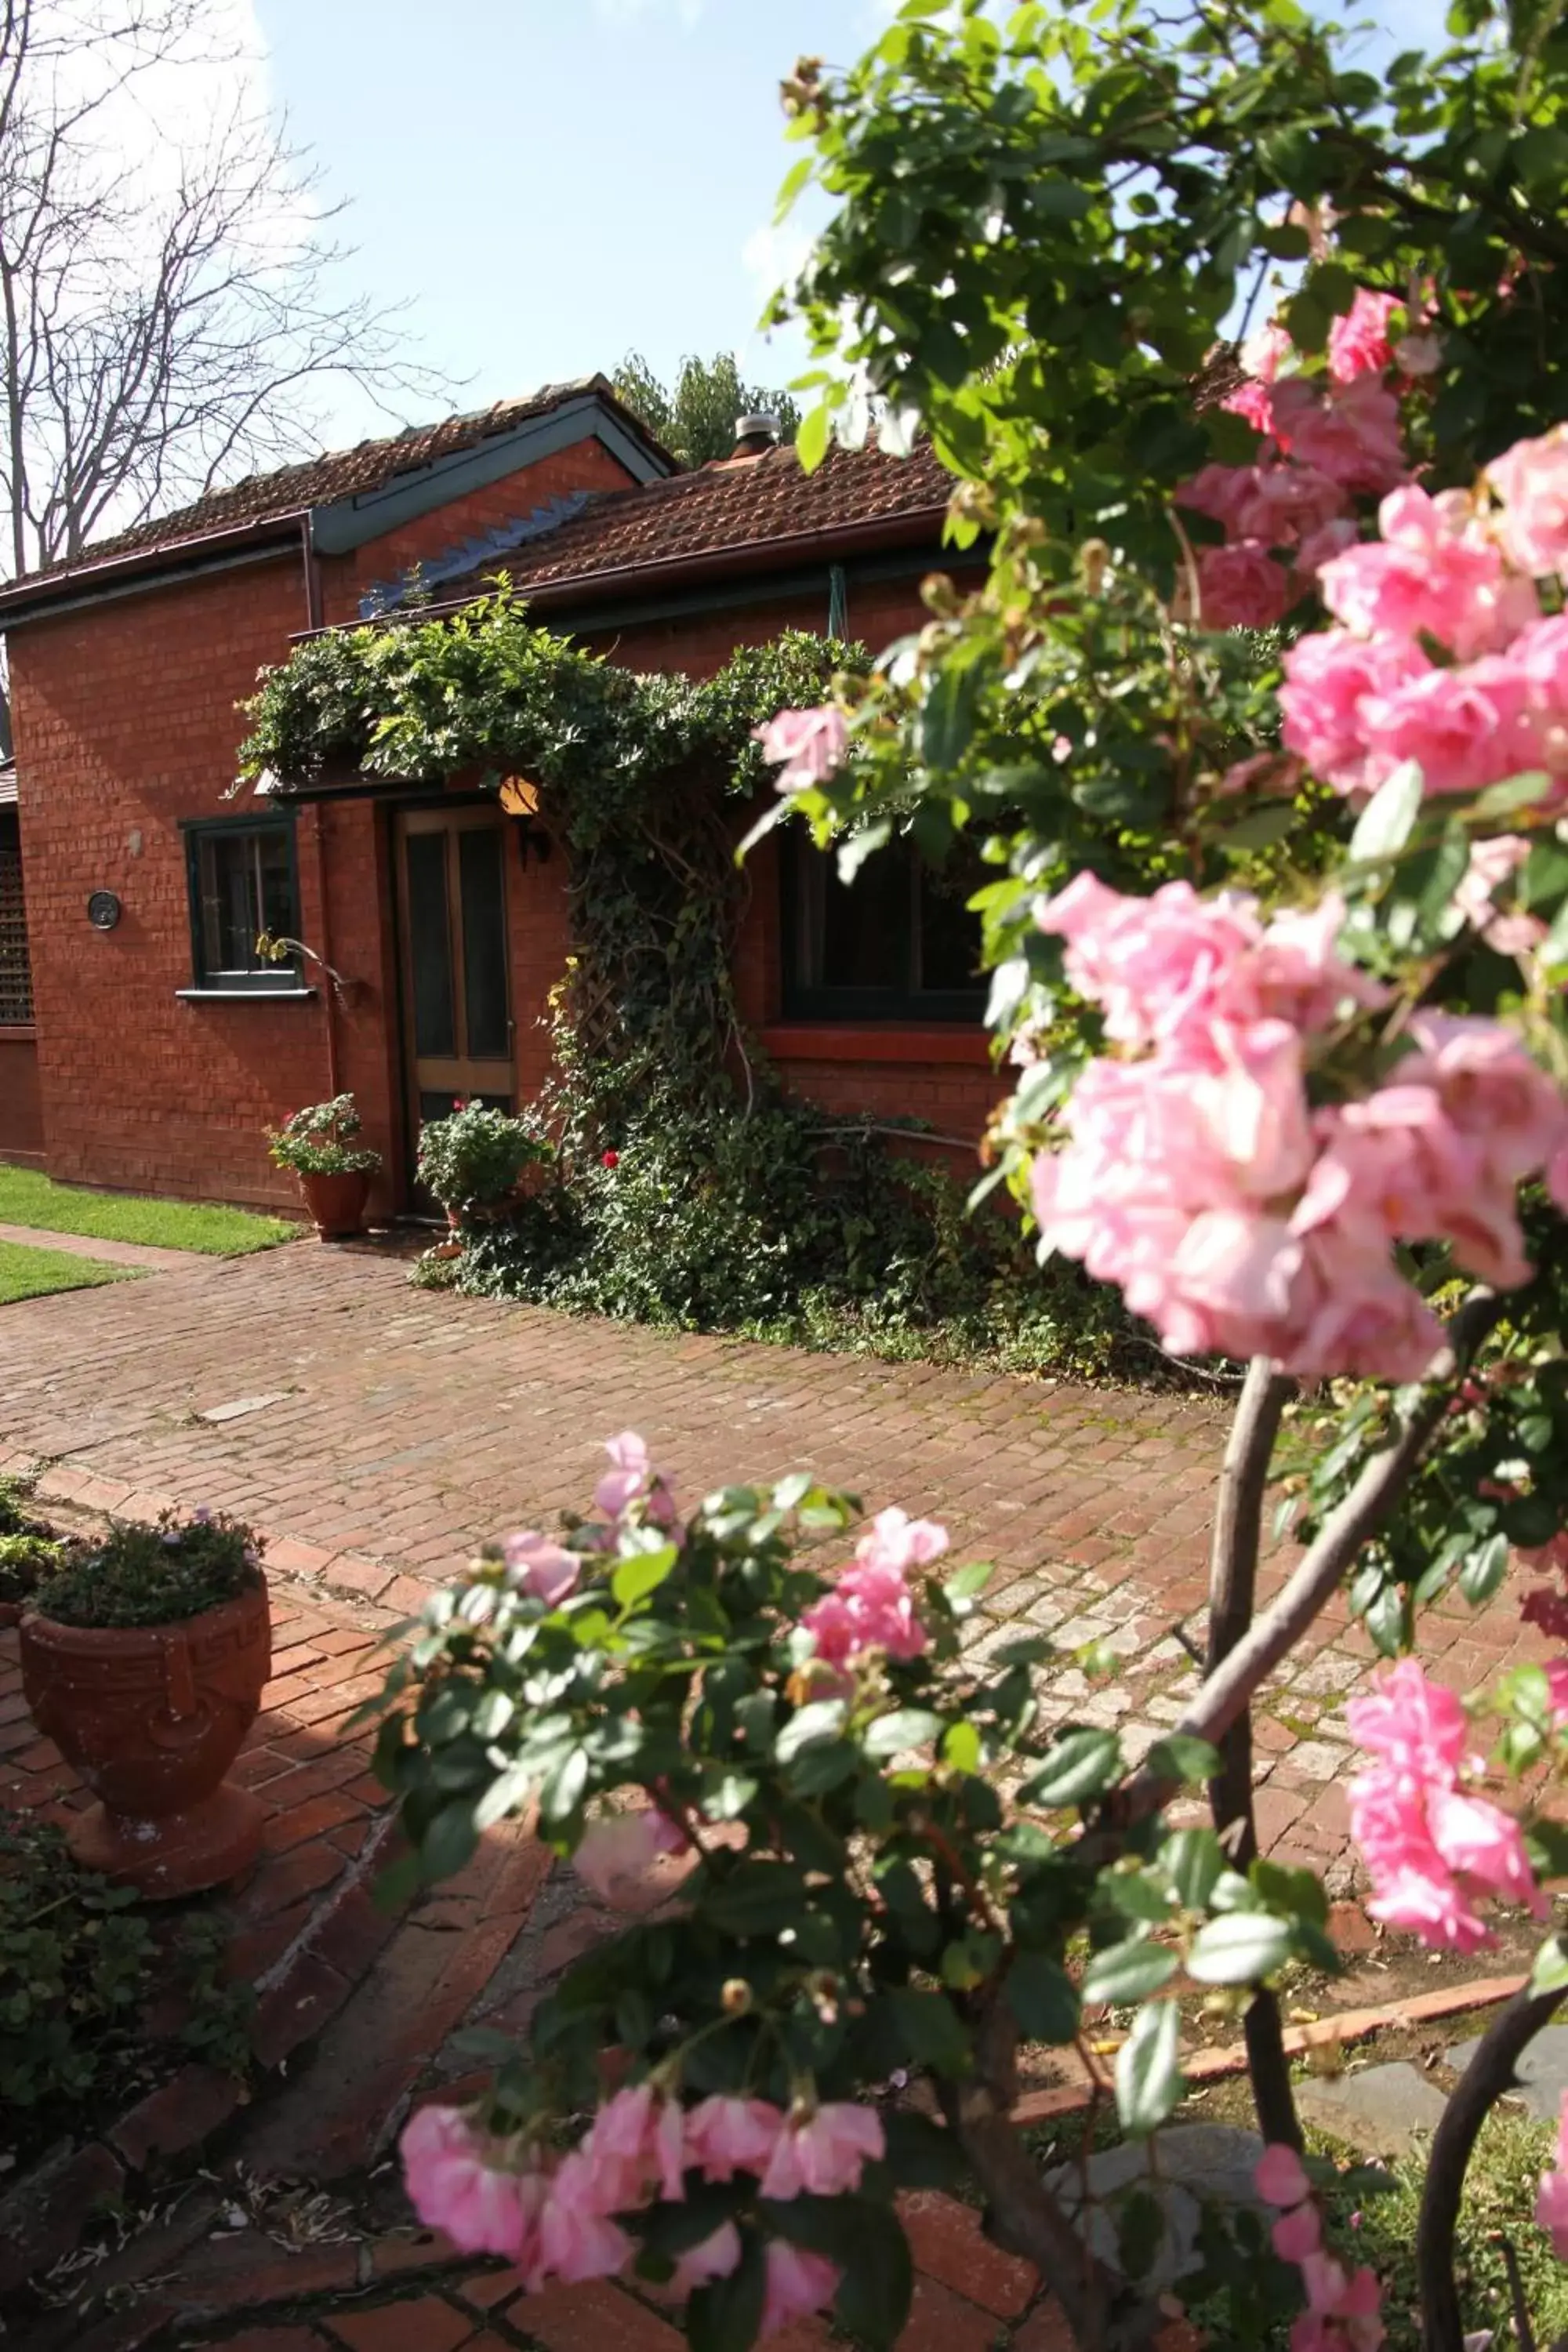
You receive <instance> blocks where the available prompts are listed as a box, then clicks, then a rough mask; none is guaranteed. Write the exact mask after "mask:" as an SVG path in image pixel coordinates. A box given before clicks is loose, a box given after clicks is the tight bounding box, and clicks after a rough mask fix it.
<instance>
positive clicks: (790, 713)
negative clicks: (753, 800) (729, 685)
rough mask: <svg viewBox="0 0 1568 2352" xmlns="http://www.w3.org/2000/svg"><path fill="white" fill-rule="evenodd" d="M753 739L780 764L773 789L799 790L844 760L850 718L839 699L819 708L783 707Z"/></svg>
mask: <svg viewBox="0 0 1568 2352" xmlns="http://www.w3.org/2000/svg"><path fill="white" fill-rule="evenodd" d="M848 740H849V722H848V720H847V719H846V717H845V715H844V713H843V711H842V710H840V709H839V708H838V706H837V703H833V702H825V703H823V704H822V705H821V707H820V708H819V709H815V710H779V711H775V712H774V714H773V717H772V718H771V719H768V720H767V722H766V724H765V725H763V726H762V727H753V728H752V741H753V742H756V743H760V744H761V745H762V747H763V759H764V760H767V761H771V762H772V763H773V765H774V766H775V767H777V768H778V770H779V773H778V774H777V775H776V776H775V777H774V778H773V789H774V791H775V792H780V793H799V792H804V791H805V789H806V787H807V786H808V785H811V784H820V783H821V782H823V781H824V780H825V778H826V777H828V776H830V775H831V774H832V773H833V772H834V770H835V768H837V767H838V766H840V765H841V764H842V762H843V759H844V753H845V749H846V746H847V743H848Z"/></svg>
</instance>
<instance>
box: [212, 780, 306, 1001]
mask: <svg viewBox="0 0 1568 2352" xmlns="http://www.w3.org/2000/svg"><path fill="white" fill-rule="evenodd" d="M185 856H186V859H187V861H188V865H189V874H190V890H191V950H192V962H193V968H194V971H195V983H196V986H197V987H198V988H257V989H267V988H297V987H298V986H299V984H300V973H299V965H298V960H297V959H296V958H294V957H290V958H289V959H288V961H285V962H282V963H273V962H270V961H268V959H267V957H265V956H264V955H262V954H261V953H260V951H259V950H258V947H257V941H258V939H260V938H261V937H262V935H263V934H264V933H268V934H270V935H271V936H272V937H273V938H274V939H291V938H293V937H294V936H295V935H296V934H297V933H298V931H299V928H300V905H299V895H300V894H299V881H298V874H297V868H296V862H295V855H294V826H293V822H292V820H291V819H290V818H288V817H273V818H268V819H266V820H264V821H259V822H258V821H253V820H248V819H247V820H245V821H242V822H237V823H217V824H192V825H187V826H186V828H185Z"/></svg>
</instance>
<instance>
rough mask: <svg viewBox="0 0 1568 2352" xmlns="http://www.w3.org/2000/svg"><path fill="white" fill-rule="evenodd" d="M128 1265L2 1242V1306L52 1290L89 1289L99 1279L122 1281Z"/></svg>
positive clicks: (0, 1285)
mask: <svg viewBox="0 0 1568 2352" xmlns="http://www.w3.org/2000/svg"><path fill="white" fill-rule="evenodd" d="M130 1274H131V1269H130V1268H129V1266H120V1265H100V1264H99V1262H98V1260H97V1258H94V1257H78V1256H77V1255H76V1254H75V1253H74V1251H71V1250H52V1249H28V1248H26V1246H25V1245H24V1244H22V1243H21V1242H0V1307H9V1306H10V1305H11V1303H12V1301H13V1300H14V1299H17V1298H42V1297H45V1296H46V1295H47V1293H48V1292H49V1291H51V1290H90V1289H92V1288H93V1286H95V1285H96V1284H98V1283H100V1282H123V1281H125V1280H126V1279H127V1277H128V1276H130Z"/></svg>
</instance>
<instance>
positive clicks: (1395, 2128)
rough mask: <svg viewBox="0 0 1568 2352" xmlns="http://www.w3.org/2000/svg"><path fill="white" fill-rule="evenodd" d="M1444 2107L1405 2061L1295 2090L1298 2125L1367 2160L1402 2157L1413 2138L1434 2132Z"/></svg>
mask: <svg viewBox="0 0 1568 2352" xmlns="http://www.w3.org/2000/svg"><path fill="white" fill-rule="evenodd" d="M1446 2104H1447V2102H1446V2100H1445V2099H1444V2096H1443V2094H1442V2092H1441V2091H1440V2090H1439V2089H1438V2088H1437V2085H1436V2083H1430V2082H1428V2081H1427V2079H1426V2075H1425V2074H1418V2073H1417V2072H1416V2070H1415V2067H1414V2066H1412V2065H1411V2064H1410V2063H1409V2061H1408V2059H1405V2058H1400V2059H1396V2060H1395V2061H1394V2063H1393V2064H1391V2065H1386V2066H1367V2067H1363V2068H1360V2069H1358V2070H1356V2071H1355V2072H1353V2073H1352V2074H1342V2075H1341V2076H1340V2077H1339V2079H1338V2081H1336V2082H1327V2083H1324V2082H1312V2083H1301V2084H1298V2085H1297V2089H1296V2106H1297V2110H1298V2112H1299V2114H1300V2117H1301V2120H1302V2122H1303V2123H1307V2124H1313V2125H1316V2126H1317V2128H1318V2129H1319V2130H1320V2131H1325V2132H1331V2133H1332V2135H1333V2136H1334V2137H1335V2138H1336V2139H1342V2140H1345V2141H1347V2142H1348V2143H1349V2144H1350V2146H1351V2147H1359V2148H1362V2149H1363V2150H1364V2151H1365V2153H1366V2154H1367V2155H1368V2156H1404V2155H1405V2154H1406V2153H1407V2151H1408V2150H1409V2148H1410V2147H1411V2145H1412V2143H1413V2141H1414V2139H1415V2135H1416V2134H1417V2133H1421V2132H1428V2133H1429V2132H1433V2131H1436V2127H1437V2126H1438V2124H1439V2123H1440V2122H1441V2120H1442V2116H1443V2109H1444V2106H1445V2105H1446Z"/></svg>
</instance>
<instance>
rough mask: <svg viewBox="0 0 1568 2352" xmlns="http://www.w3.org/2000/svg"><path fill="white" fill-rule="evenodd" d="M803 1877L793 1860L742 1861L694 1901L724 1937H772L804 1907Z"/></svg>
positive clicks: (793, 1921) (795, 1921) (795, 1920)
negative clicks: (696, 1901)
mask: <svg viewBox="0 0 1568 2352" xmlns="http://www.w3.org/2000/svg"><path fill="white" fill-rule="evenodd" d="M805 1905H806V1887H805V1878H804V1877H803V1876H802V1874H801V1873H800V1872H799V1871H798V1870H797V1869H796V1868H795V1864H793V1863H788V1862H767V1861H763V1862H742V1863H741V1864H739V1865H738V1866H737V1867H736V1868H735V1869H734V1870H731V1871H730V1872H729V1873H728V1874H726V1876H725V1877H723V1878H721V1880H719V1881H718V1882H717V1884H716V1885H712V1886H710V1887H707V1888H705V1889H704V1891H703V1893H702V1895H701V1897H700V1901H699V1903H698V1906H697V1907H698V1909H699V1911H700V1913H701V1916H703V1918H705V1919H707V1920H709V1921H710V1922H711V1924H712V1925H713V1926H714V1927H718V1928H721V1930H722V1931H723V1933H724V1934H725V1935H727V1936H776V1935H777V1933H778V1931H779V1929H780V1928H781V1927H795V1926H796V1925H797V1924H798V1922H799V1919H800V1915H801V1913H802V1912H803V1911H804V1910H805Z"/></svg>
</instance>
